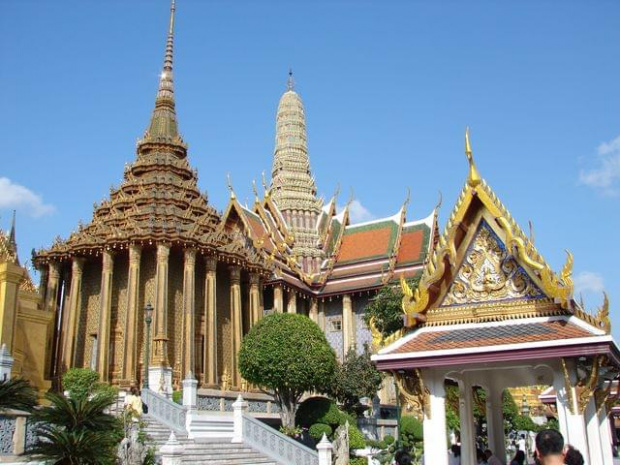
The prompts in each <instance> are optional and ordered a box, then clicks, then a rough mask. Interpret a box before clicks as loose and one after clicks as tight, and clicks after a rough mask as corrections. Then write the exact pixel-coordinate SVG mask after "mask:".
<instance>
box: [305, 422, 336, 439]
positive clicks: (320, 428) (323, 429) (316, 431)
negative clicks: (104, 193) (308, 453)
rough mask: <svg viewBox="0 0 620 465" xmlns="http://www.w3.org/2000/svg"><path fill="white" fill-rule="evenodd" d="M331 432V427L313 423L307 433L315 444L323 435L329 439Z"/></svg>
mask: <svg viewBox="0 0 620 465" xmlns="http://www.w3.org/2000/svg"><path fill="white" fill-rule="evenodd" d="M332 432H333V430H332V427H331V426H329V425H326V424H324V423H315V424H314V425H312V426H311V427H310V429H309V430H308V433H310V437H311V438H312V439H314V440H315V441H316V442H319V441H320V440H321V438H322V437H323V434H325V435H326V436H327V437H330V436H331V435H332Z"/></svg>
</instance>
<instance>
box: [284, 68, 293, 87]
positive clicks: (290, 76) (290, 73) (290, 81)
mask: <svg viewBox="0 0 620 465" xmlns="http://www.w3.org/2000/svg"><path fill="white" fill-rule="evenodd" d="M286 88H287V89H288V90H295V80H294V79H293V68H289V70H288V80H287V81H286Z"/></svg>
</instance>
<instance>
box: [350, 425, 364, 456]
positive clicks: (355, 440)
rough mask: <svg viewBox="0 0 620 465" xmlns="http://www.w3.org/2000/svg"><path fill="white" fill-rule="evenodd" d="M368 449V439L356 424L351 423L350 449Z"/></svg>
mask: <svg viewBox="0 0 620 465" xmlns="http://www.w3.org/2000/svg"><path fill="white" fill-rule="evenodd" d="M364 447H366V438H365V437H364V435H363V434H362V432H361V431H360V430H359V428H358V427H357V426H355V423H349V449H351V450H353V449H363V448H364Z"/></svg>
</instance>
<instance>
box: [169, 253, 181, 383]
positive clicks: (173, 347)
mask: <svg viewBox="0 0 620 465" xmlns="http://www.w3.org/2000/svg"><path fill="white" fill-rule="evenodd" d="M168 264H169V271H168V361H169V363H170V366H171V367H172V385H173V386H174V388H175V389H180V388H181V387H180V386H181V381H182V379H183V373H182V372H183V339H184V338H183V328H184V315H183V251H182V250H180V249H172V250H171V251H170V258H169V261H168Z"/></svg>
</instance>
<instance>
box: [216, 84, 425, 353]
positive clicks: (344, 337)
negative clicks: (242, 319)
mask: <svg viewBox="0 0 620 465" xmlns="http://www.w3.org/2000/svg"><path fill="white" fill-rule="evenodd" d="M287 87H288V88H287V90H286V92H284V94H283V95H282V97H281V98H280V103H279V105H278V111H277V116H276V142H275V151H274V158H273V166H272V174H271V183H270V185H267V183H266V182H263V187H264V195H263V198H262V199H261V198H260V197H259V194H258V192H257V190H256V188H254V192H255V199H254V204H253V206H252V208H248V207H247V206H243V205H241V204H240V203H239V202H238V201H237V198H236V196H235V195H234V193H231V199H230V203H229V205H228V208H227V209H226V211H225V213H224V216H223V222H224V224H225V228H226V230H227V231H231V232H234V233H235V234H240V235H242V236H243V237H248V238H249V239H250V240H251V242H252V244H253V245H254V247H255V248H256V249H257V250H258V251H259V252H260V253H261V255H262V256H263V257H264V259H265V260H266V261H267V262H268V263H271V264H273V266H274V269H273V276H272V277H271V279H270V280H268V281H267V282H266V283H265V286H264V298H263V301H264V304H265V311H267V312H269V311H277V312H282V311H285V312H292V313H302V314H304V315H308V316H309V317H310V318H311V319H312V320H314V321H315V322H316V323H318V324H319V326H320V327H321V328H322V329H323V330H324V331H325V333H326V335H327V339H328V340H329V341H330V343H331V344H332V346H333V348H334V349H335V350H336V354H337V355H338V357H339V358H342V357H343V356H344V355H345V354H346V352H347V350H348V349H349V348H351V347H353V348H356V349H357V350H363V346H364V344H370V343H371V340H372V336H371V332H370V330H369V328H368V327H367V326H366V324H365V323H364V321H363V317H364V310H365V308H366V306H367V305H368V303H369V299H371V298H372V297H373V296H374V295H375V293H376V291H378V290H379V289H381V288H382V287H384V286H385V285H386V284H388V283H391V282H392V283H393V282H398V280H399V279H401V278H404V279H410V278H413V277H416V276H418V275H420V274H421V271H422V268H423V265H424V262H425V260H426V257H427V256H428V254H429V252H430V251H431V250H432V248H433V246H434V244H435V238H436V237H437V209H435V210H433V211H432V212H431V213H430V214H429V215H428V216H427V217H426V218H422V219H420V220H414V221H407V218H406V214H407V204H408V200H406V201H405V202H404V204H403V205H402V207H401V208H400V209H399V210H398V211H397V212H396V213H395V214H394V215H393V216H391V217H388V218H381V219H377V220H373V221H368V222H364V223H357V224H352V223H351V222H350V219H349V204H347V205H346V206H345V207H344V208H343V209H342V211H340V212H338V211H337V209H336V202H337V195H334V197H333V198H331V199H330V200H329V202H328V203H327V204H324V201H323V199H321V198H319V197H318V196H317V190H316V186H315V181H314V177H313V176H312V172H311V170H310V160H309V156H308V147H307V136H306V118H305V112H304V106H303V103H302V100H301V97H300V96H299V94H298V93H297V92H295V90H294V85H293V80H292V75H291V76H289V81H288V86H287Z"/></svg>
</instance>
